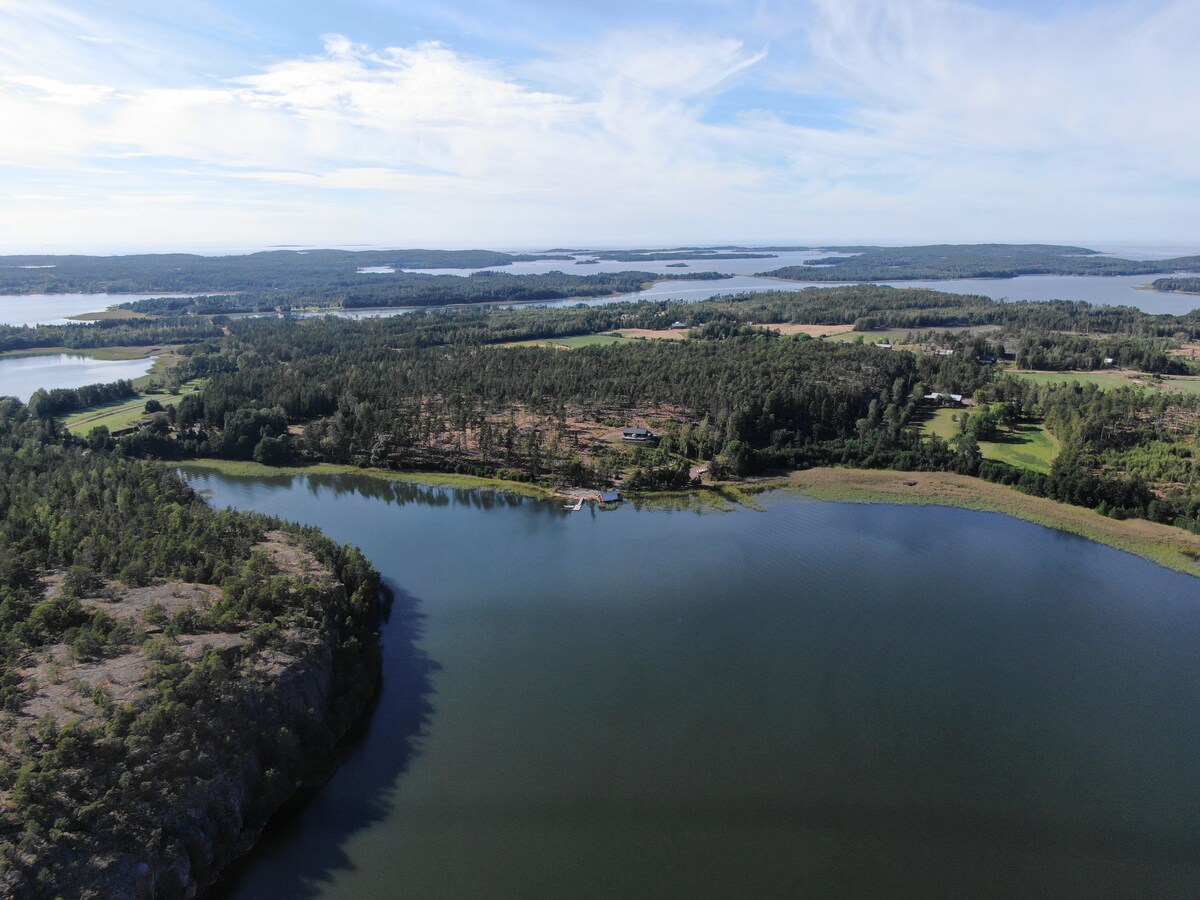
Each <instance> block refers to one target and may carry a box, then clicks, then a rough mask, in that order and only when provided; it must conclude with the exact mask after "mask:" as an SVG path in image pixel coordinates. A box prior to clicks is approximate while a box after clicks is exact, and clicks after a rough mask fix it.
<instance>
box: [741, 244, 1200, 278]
mask: <svg viewBox="0 0 1200 900" xmlns="http://www.w3.org/2000/svg"><path fill="white" fill-rule="evenodd" d="M827 249H829V250H832V251H837V252H839V253H849V254H853V255H851V256H824V257H814V258H813V259H809V260H805V265H803V266H784V267H783V268H780V269H772V270H770V271H765V272H760V273H758V274H760V275H763V276H767V277H772V278H788V279H792V280H797V281H926V280H943V279H950V278H1015V277H1016V276H1018V275H1152V274H1158V273H1165V272H1179V271H1185V270H1188V269H1193V268H1197V267H1200V256H1182V257H1177V258H1175V259H1161V260H1131V259H1119V258H1117V257H1113V256H1105V255H1102V254H1100V253H1099V252H1097V251H1095V250H1089V249H1087V248H1086V247H1071V246H1059V245H1055V244H936V245H929V246H919V247H866V246H862V247H859V246H853V247H829V248H827Z"/></svg>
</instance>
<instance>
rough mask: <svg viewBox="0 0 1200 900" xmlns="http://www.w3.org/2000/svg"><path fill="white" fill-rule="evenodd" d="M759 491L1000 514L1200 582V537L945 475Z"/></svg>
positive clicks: (843, 477)
mask: <svg viewBox="0 0 1200 900" xmlns="http://www.w3.org/2000/svg"><path fill="white" fill-rule="evenodd" d="M761 487H763V488H770V487H791V488H793V489H797V490H800V491H802V492H803V493H805V494H809V495H810V496H813V497H817V498H819V499H822V500H838V501H842V502H848V503H916V504H932V505H938V506H960V507H963V508H965V509H980V510H987V511H991V512H999V513H1004V514H1005V515H1010V516H1013V517H1015V518H1018V519H1025V520H1026V521H1028V522H1036V523H1037V524H1039V525H1045V526H1047V527H1049V528H1056V529H1058V530H1059V531H1065V532H1068V533H1070V534H1076V535H1079V536H1080V537H1085V538H1088V539H1089V540H1093V541H1097V542H1099V543H1101V544H1107V545H1108V546H1110V547H1116V548H1118V549H1120V550H1125V551H1128V552H1129V553H1134V554H1137V555H1138V556H1141V557H1144V558H1146V559H1149V560H1152V561H1153V562H1156V563H1158V564H1159V565H1163V566H1166V567H1167V568H1170V569H1174V570H1176V571H1177V572H1185V573H1187V574H1188V575H1194V576H1198V577H1200V536H1197V535H1194V534H1191V533H1189V532H1187V531H1184V530H1183V529H1182V528H1172V527H1171V526H1170V525H1160V524H1159V523H1157V522H1147V521H1146V520H1144V519H1110V518H1108V517H1107V516H1102V515H1100V513H1098V512H1096V511H1094V510H1091V509H1084V508H1083V507H1080V506H1070V505H1068V504H1065V503H1056V502H1055V501H1053V500H1048V499H1046V498H1045V497H1031V496H1029V495H1028V494H1022V493H1021V492H1020V491H1018V490H1017V489H1016V488H1011V487H1007V486H1005V485H1002V484H992V483H991V482H988V481H983V480H982V479H979V478H971V477H969V476H966V475H954V474H951V473H948V472H892V471H881V470H877V469H809V470H807V471H804V472H796V473H793V474H792V475H791V476H790V477H788V478H786V479H778V480H774V481H770V480H768V481H764V482H763V483H762V485H761Z"/></svg>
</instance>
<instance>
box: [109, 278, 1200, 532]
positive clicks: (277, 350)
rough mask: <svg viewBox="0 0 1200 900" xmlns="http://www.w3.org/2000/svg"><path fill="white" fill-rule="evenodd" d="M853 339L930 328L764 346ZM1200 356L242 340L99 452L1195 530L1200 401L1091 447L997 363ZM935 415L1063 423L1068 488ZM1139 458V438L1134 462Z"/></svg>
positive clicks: (1092, 320) (660, 317)
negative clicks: (1000, 500)
mask: <svg viewBox="0 0 1200 900" xmlns="http://www.w3.org/2000/svg"><path fill="white" fill-rule="evenodd" d="M850 318H853V319H854V322H855V327H856V329H859V328H861V327H862V326H863V325H864V324H870V325H875V324H877V323H888V324H890V325H893V327H894V326H895V325H897V324H900V323H906V324H909V325H912V323H921V324H928V325H929V327H927V328H917V327H912V328H911V330H909V331H908V332H907V333H906V336H905V337H903V338H895V339H894V340H898V341H899V346H898V347H895V348H891V345H890V344H887V345H885V348H883V349H881V348H880V347H876V346H874V345H873V344H872V343H870V342H855V341H825V340H817V339H813V338H811V337H809V336H808V335H806V334H796V335H791V336H787V335H782V334H780V333H778V332H777V331H776V330H772V329H768V328H764V327H762V325H763V323H781V324H783V323H814V324H822V323H826V324H828V323H830V322H833V323H838V322H841V323H845V322H846V320H847V319H850ZM676 320H679V321H682V322H683V323H685V324H686V325H687V326H688V332H687V336H688V339H687V340H675V341H658V340H618V341H617V342H616V343H612V344H611V345H608V346H585V347H581V348H579V349H574V350H570V351H566V352H564V351H562V350H555V349H549V348H545V347H537V346H522V345H521V344H522V343H523V342H528V341H536V340H538V339H553V338H556V337H558V338H561V337H564V336H572V335H587V334H597V333H605V332H619V331H621V330H622V329H635V330H636V329H643V330H647V331H649V332H650V333H661V331H662V330H665V329H667V326H668V325H670V324H671V323H672V322H675V321H676ZM964 326H969V327H964ZM946 328H951V329H952V330H946ZM939 329H941V330H939ZM1063 329H1071V331H1070V333H1064V331H1063ZM1102 329H1111V330H1108V331H1105V330H1102ZM1083 330H1086V332H1087V333H1083ZM1164 332H1165V333H1168V334H1170V335H1172V336H1171V337H1166V336H1163V333H1164ZM892 333H895V332H894V331H893V332H892ZM1197 334H1200V320H1198V319H1197V318H1196V316H1194V315H1189V316H1182V317H1179V316H1176V317H1165V316H1150V315H1147V314H1145V313H1140V312H1138V311H1137V310H1132V309H1126V308H1109V307H1091V306H1089V305H1088V304H1080V303H1018V304H1006V303H997V302H995V301H991V300H988V299H987V298H983V297H962V296H959V295H950V294H941V293H938V292H934V291H927V290H911V289H895V288H887V287H880V286H872V285H864V286H854V287H844V288H836V289H832V290H821V289H810V290H804V291H796V292H779V293H771V292H768V293H761V294H759V293H756V294H748V295H744V296H741V297H735V298H719V299H714V300H710V301H704V302H700V303H693V304H683V303H673V302H661V303H645V302H643V303H636V304H614V305H608V306H603V307H576V308H557V309H537V308H534V309H521V310H516V309H504V308H481V309H474V308H468V309H454V310H434V311H428V312H417V313H414V314H411V315H406V316H398V317H391V318H379V319H372V320H364V321H352V320H345V319H338V318H334V317H324V318H312V319H294V318H287V317H282V318H279V317H276V318H258V319H240V320H233V321H231V322H230V323H229V324H228V334H226V335H225V336H223V337H222V338H220V339H218V340H211V341H205V342H198V343H196V344H193V345H190V346H189V347H186V348H184V349H183V351H182V354H183V357H184V361H183V362H182V364H181V365H180V368H179V370H178V372H177V374H176V376H175V377H176V379H177V380H178V379H188V378H200V377H203V378H205V379H206V386H205V388H204V390H203V391H201V392H198V393H195V394H190V395H187V396H184V397H181V398H180V399H179V400H178V401H177V402H173V403H172V402H168V404H167V406H166V407H165V408H164V410H163V411H162V412H160V413H158V414H156V415H154V416H152V417H151V418H150V420H149V421H148V422H147V424H146V425H145V426H144V427H143V428H142V429H141V430H140V431H138V432H136V433H133V434H128V435H124V436H120V437H118V438H113V437H112V436H107V435H102V436H100V439H99V443H100V444H101V445H103V446H108V445H109V444H110V443H111V444H113V445H115V447H116V448H117V449H118V452H121V453H124V454H126V455H130V456H148V457H163V458H187V457H191V456H214V457H219V458H226V459H243V460H250V459H253V460H257V461H259V462H263V463H267V464H274V465H280V464H291V463H298V462H305V461H328V462H336V463H343V464H352V465H363V466H373V467H380V468H395V469H429V470H438V471H449V472H461V473H468V474H474V475H481V476H487V477H499V478H508V479H516V480H525V481H541V482H545V483H548V484H563V485H571V484H577V485H590V484H604V483H609V482H611V481H612V480H613V479H616V478H623V479H625V481H624V483H625V484H626V486H627V489H631V490H654V489H663V488H679V487H684V486H686V485H687V484H688V483H689V482H690V481H691V478H692V476H691V475H690V474H689V472H690V469H691V467H692V466H696V465H700V464H705V465H706V466H707V467H708V468H709V470H710V472H712V473H713V476H714V477H731V478H739V477H744V476H747V475H752V474H756V473H763V472H767V471H771V470H780V469H789V468H804V467H808V466H814V465H829V464H841V465H853V466H863V467H882V468H898V469H931V470H949V471H955V472H962V473H966V474H972V475H979V476H981V477H985V478H989V479H991V480H997V481H1003V482H1005V483H1012V484H1017V485H1019V486H1020V487H1021V488H1022V489H1024V490H1027V491H1029V492H1031V493H1036V494H1039V495H1044V496H1049V497H1053V498H1055V499H1063V500H1065V501H1066V502H1074V503H1079V504H1081V505H1086V506H1090V507H1093V508H1097V509H1103V510H1104V511H1106V512H1108V513H1110V514H1113V515H1118V516H1141V517H1148V518H1153V519H1156V520H1158V521H1163V522H1170V523H1174V524H1177V525H1180V526H1182V527H1188V528H1193V527H1200V526H1197V524H1196V523H1197V521H1198V516H1200V507H1198V503H1200V492H1198V491H1197V485H1196V480H1195V472H1194V468H1189V466H1193V467H1194V464H1193V463H1192V462H1190V460H1191V457H1190V456H1189V454H1190V453H1191V448H1192V447H1193V446H1194V443H1195V432H1196V423H1197V420H1198V414H1197V400H1196V398H1195V396H1194V395H1188V394H1176V395H1170V396H1168V395H1167V394H1165V393H1163V394H1149V393H1146V392H1145V391H1143V390H1140V389H1132V388H1131V389H1129V390H1128V391H1125V392H1120V391H1100V392H1099V393H1100V395H1101V396H1104V397H1109V398H1110V399H1109V400H1108V401H1107V402H1109V403H1114V402H1117V401H1116V400H1114V399H1111V398H1121V402H1122V403H1124V404H1125V406H1124V407H1123V409H1124V412H1123V414H1122V415H1123V416H1124V420H1125V421H1128V422H1129V423H1130V426H1129V427H1130V430H1129V431H1122V432H1118V431H1117V430H1116V429H1114V428H1112V427H1109V428H1108V429H1107V430H1106V429H1104V428H1101V429H1100V431H1101V439H1100V440H1099V441H1097V439H1096V437H1095V435H1094V434H1093V431H1094V429H1093V428H1092V426H1091V425H1090V424H1086V423H1090V422H1091V421H1092V420H1093V419H1096V420H1098V421H1099V420H1104V419H1105V417H1107V416H1110V415H1111V412H1112V411H1111V409H1109V408H1105V407H1102V406H1099V405H1097V404H1096V403H1095V402H1093V401H1094V399H1095V398H1094V396H1093V394H1091V393H1072V392H1070V391H1066V390H1064V389H1062V388H1061V387H1060V386H1055V385H1037V384H1034V383H1032V382H1028V381H1025V380H1022V379H1020V378H1017V377H1013V376H1012V375H1009V374H1006V370H1005V368H1004V367H1003V366H1001V365H999V364H998V362H1002V361H1003V360H1004V359H1005V358H1006V357H1007V358H1008V359H1010V360H1012V362H1014V363H1016V364H1018V365H1019V366H1021V367H1024V368H1028V369H1060V368H1064V367H1077V368H1081V369H1100V368H1111V367H1113V366H1115V365H1121V366H1129V367H1137V368H1138V369H1139V370H1140V371H1144V372H1152V373H1153V372H1159V373H1164V374H1172V373H1179V374H1188V373H1191V372H1192V371H1193V369H1192V368H1191V366H1192V363H1191V362H1190V361H1188V360H1186V359H1184V358H1183V357H1181V356H1178V355H1176V354H1175V353H1173V352H1172V351H1173V350H1174V348H1175V347H1177V346H1178V345H1179V342H1180V341H1182V340H1184V339H1192V338H1193V337H1194V336H1195V335H1197ZM870 336H871V332H870V331H865V332H863V337H866V338H870ZM888 348H891V349H888ZM1092 390H1093V391H1095V390H1098V389H1094V388H1093V389H1092ZM936 392H943V393H946V394H950V393H953V394H962V395H965V396H967V397H977V398H983V400H982V401H981V402H993V401H992V399H991V398H996V399H995V400H994V402H995V403H1001V404H1009V406H1008V407H1006V409H1007V410H1008V414H1009V419H1008V420H1006V421H1008V422H1010V423H1011V421H1015V420H1021V421H1038V422H1043V421H1044V422H1046V423H1047V427H1049V428H1051V429H1052V430H1053V433H1054V434H1055V435H1056V437H1057V438H1058V439H1059V440H1060V441H1061V442H1062V443H1063V448H1064V449H1063V451H1062V453H1061V454H1060V456H1059V459H1058V461H1056V463H1055V466H1054V469H1053V471H1052V472H1051V473H1050V474H1045V473H1036V472H1031V471H1026V470H1020V469H1016V468H1013V467H1012V466H1010V465H1007V464H1003V463H998V462H996V461H994V460H985V459H983V458H982V456H981V454H980V451H979V448H978V441H979V440H981V439H983V437H984V433H985V432H986V431H987V429H988V428H990V427H991V426H992V425H994V424H995V422H994V421H993V422H989V420H987V419H985V418H978V417H977V418H976V421H975V422H974V424H973V425H971V427H970V428H968V429H966V433H964V434H963V435H961V436H959V437H958V438H956V439H955V441H952V442H950V443H949V444H947V443H945V442H944V441H939V439H938V438H937V437H936V435H934V436H927V435H924V434H922V432H921V430H920V428H919V423H920V422H921V421H922V418H923V416H924V415H925V414H926V412H927V405H926V403H925V400H924V398H925V395H926V394H930V393H936ZM1064 404H1066V406H1067V407H1069V408H1070V409H1071V413H1070V415H1068V414H1066V413H1064V412H1063V411H1062V409H1061V407H1063V405H1064ZM985 411H988V412H989V414H990V415H995V414H998V413H997V410H993V409H991V408H990V407H981V408H980V410H979V412H980V413H982V412H985ZM969 419H970V417H969V416H968V417H965V420H969ZM996 421H999V420H996ZM630 422H638V423H642V424H648V425H650V426H651V427H653V428H654V430H655V431H656V433H658V434H659V435H660V440H659V441H658V442H657V444H655V445H654V446H650V447H636V448H632V447H629V446H624V445H622V444H621V443H620V442H619V441H617V442H614V441H612V440H611V439H609V438H607V437H606V435H608V434H610V433H611V432H612V431H613V430H614V429H618V428H619V427H621V426H623V425H626V424H628V423H630ZM1080 422H1084V423H1085V427H1077V426H1078V424H1079V423H1080ZM1136 422H1142V423H1149V424H1147V425H1146V428H1149V429H1150V430H1151V431H1155V432H1156V433H1157V434H1158V438H1156V440H1157V443H1155V444H1154V446H1153V447H1151V448H1150V450H1146V452H1147V453H1150V451H1151V450H1152V451H1153V452H1152V453H1151V455H1153V456H1156V458H1158V457H1160V459H1159V463H1161V465H1159V466H1158V468H1155V467H1154V466H1152V465H1150V464H1148V463H1147V462H1146V460H1145V459H1141V458H1139V457H1138V455H1137V453H1133V452H1131V450H1132V449H1133V448H1136V447H1143V448H1146V447H1149V446H1150V444H1149V443H1148V442H1147V441H1146V440H1143V438H1144V437H1145V435H1146V433H1147V432H1146V428H1142V426H1137V427H1135V425H1134V423H1136ZM1166 422H1173V423H1175V426H1173V427H1172V428H1166V426H1165V425H1164V424H1163V423H1166ZM981 429H982V430H981ZM1139 429H1140V430H1139ZM1128 434H1135V435H1138V438H1137V439H1136V440H1135V441H1134V442H1133V444H1132V445H1130V444H1129V443H1128ZM1168 457H1170V458H1171V459H1172V460H1174V462H1171V463H1170V465H1168V464H1167V462H1165V461H1164V460H1166V459H1167V458H1168ZM1168 475H1169V476H1170V477H1168ZM1176 476H1180V477H1176ZM1182 476H1186V477H1182Z"/></svg>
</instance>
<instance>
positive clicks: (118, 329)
mask: <svg viewBox="0 0 1200 900" xmlns="http://www.w3.org/2000/svg"><path fill="white" fill-rule="evenodd" d="M223 333H224V332H223V331H222V328H221V322H219V321H214V320H213V319H209V318H196V317H186V318H161V319H108V320H105V321H102V322H89V323H80V324H77V325H0V353H3V352H8V351H13V350H39V349H45V348H48V347H61V348H62V349H64V350H90V349H94V348H97V347H149V346H154V345H156V344H181V343H191V342H193V341H202V340H205V339H207V338H215V337H220V336H221V335H222V334H223Z"/></svg>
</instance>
